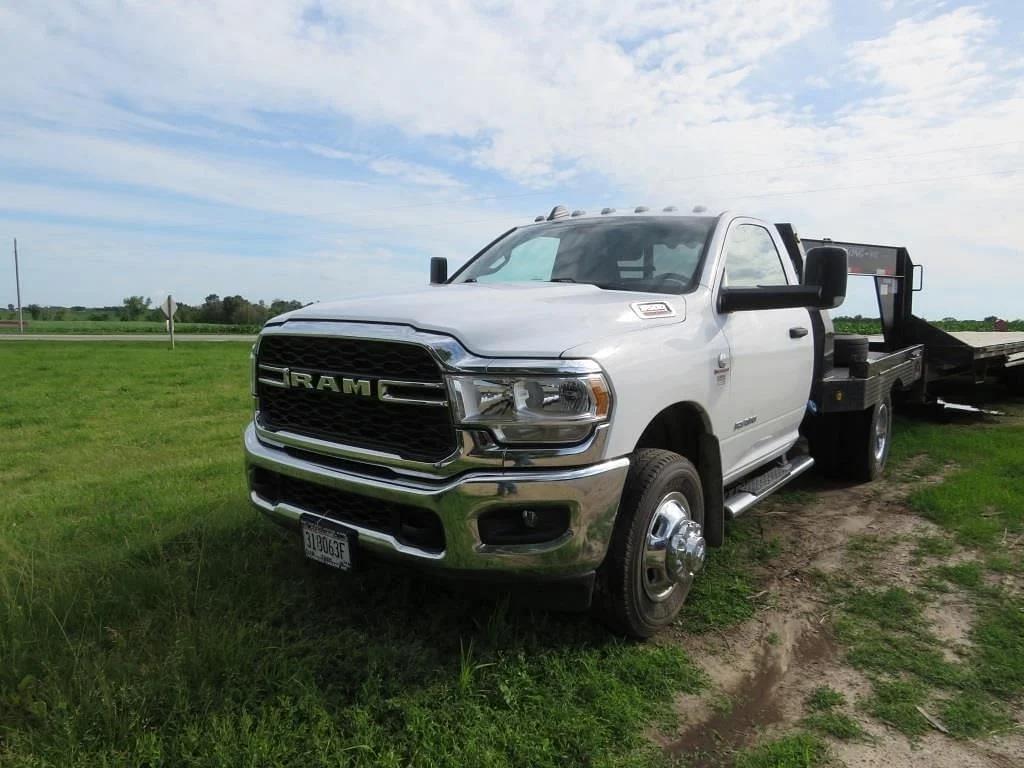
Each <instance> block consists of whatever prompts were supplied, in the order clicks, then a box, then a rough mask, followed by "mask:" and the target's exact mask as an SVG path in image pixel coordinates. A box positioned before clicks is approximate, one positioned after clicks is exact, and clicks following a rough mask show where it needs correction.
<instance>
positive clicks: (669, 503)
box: [599, 449, 706, 638]
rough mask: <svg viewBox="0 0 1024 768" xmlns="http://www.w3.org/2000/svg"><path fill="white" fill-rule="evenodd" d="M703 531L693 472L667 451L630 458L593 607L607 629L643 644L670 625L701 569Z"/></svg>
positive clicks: (697, 478) (698, 483)
mask: <svg viewBox="0 0 1024 768" xmlns="http://www.w3.org/2000/svg"><path fill="white" fill-rule="evenodd" d="M703 525H704V492H703V489H702V487H701V481H700V475H699V474H698V473H697V469H696V467H694V466H693V464H691V463H690V462H689V461H688V460H687V459H685V458H683V457H682V456H680V455H678V454H676V453H672V452H670V451H663V450H656V449H645V450H641V451H638V452H637V454H636V456H635V457H634V459H633V462H632V465H631V466H630V470H629V475H628V477H627V479H626V487H625V490H624V491H623V494H622V503H621V504H620V505H619V514H618V517H617V518H616V521H615V530H614V532H613V534H612V540H611V543H610V544H609V548H608V555H607V557H606V558H605V562H604V564H603V565H602V566H601V571H600V582H599V584H600V586H599V588H600V590H601V593H600V598H599V606H600V608H601V610H602V613H603V617H604V619H605V621H606V622H607V623H608V624H609V625H610V626H611V628H612V629H614V630H615V631H617V632H619V633H621V634H624V635H628V636H630V637H638V638H647V637H650V636H651V635H653V634H654V633H655V632H657V631H658V630H659V629H661V628H662V627H664V626H666V625H668V624H670V623H671V622H672V621H673V619H675V617H676V615H677V614H678V613H679V609H680V608H682V606H683V602H684V601H685V600H686V595H687V593H688V592H689V591H690V586H691V585H692V584H693V579H694V577H695V575H696V574H697V573H698V572H699V571H700V569H701V568H702V567H703V565H704V560H705V556H706V544H705V542H704V536H703Z"/></svg>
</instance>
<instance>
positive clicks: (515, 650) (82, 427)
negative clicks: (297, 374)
mask: <svg viewBox="0 0 1024 768" xmlns="http://www.w3.org/2000/svg"><path fill="white" fill-rule="evenodd" d="M248 351H249V350H248V346H247V345H244V344H237V345H236V344H223V345H221V344H218V345H213V346H207V345H191V346H188V345H185V346H182V347H180V348H179V349H178V350H176V351H175V352H171V351H170V350H167V349H164V348H162V347H161V348H155V347H150V346H149V345H127V344H110V345H106V344H104V345H93V344H66V345H65V344H59V343H38V344H31V343H26V344H24V345H21V344H19V345H17V346H5V347H0V487H2V488H3V491H4V492H3V494H2V496H0V530H2V532H3V534H2V536H0V764H3V765H4V766H12V768H13V767H14V766H40V765H54V766H90V767H91V766H99V765H106V766H116V765H123V766H177V765H182V764H186V763H187V764H190V765H199V766H207V765H209V766H215V765H216V766H230V765H237V766H286V765H287V766H294V765H303V766H318V765H366V766H371V765H374V766H376V765H385V766H388V765H393V766H399V765H410V764H412V765H425V766H431V765H438V766H441V765H450V766H470V765H472V766H488V765H522V766H543V765H567V764H578V765H595V766H598V765H609V766H610V765H649V764H656V763H659V762H660V761H661V760H662V757H661V755H660V753H658V752H657V751H656V750H655V749H654V748H653V747H652V746H651V743H650V741H649V740H648V739H647V738H646V737H645V735H644V734H645V729H646V728H648V727H649V725H650V724H651V723H660V722H665V717H666V715H665V713H666V712H671V703H670V702H671V700H672V697H673V696H674V695H675V694H676V693H677V692H679V691H684V690H696V689H697V688H698V687H699V686H700V685H701V683H702V677H701V675H700V674H699V672H698V671H697V668H696V667H695V666H694V665H693V664H692V663H691V662H690V661H689V660H688V659H687V658H686V657H685V656H684V655H683V653H682V652H681V651H679V650H678V649H676V648H675V647H673V646H669V645H658V644H647V645H637V644H629V643H624V642H621V641H618V640H615V639H613V638H612V637H610V636H609V635H608V634H607V633H606V632H605V631H604V630H603V629H602V628H600V627H599V626H597V625H595V624H594V623H593V622H591V621H590V620H589V619H587V618H586V617H580V616H571V615H570V616H559V615H553V614H545V613H538V614H536V615H531V614H530V613H527V612H524V611H523V610H521V609H516V608H514V607H510V606H509V605H508V604H507V602H506V601H503V600H501V599H492V600H485V599H465V598H464V597H462V596H460V595H457V594H453V593H451V592H450V591H449V590H448V589H447V588H442V587H440V586H438V585H435V584H432V583H429V582H425V581H424V580H422V579H417V578H411V577H410V576H409V575H408V574H406V573H402V572H398V571H394V570H392V569H387V568H381V567H378V568H372V569H369V570H367V571H365V572H363V573H361V574H359V575H356V576H354V577H343V576H339V575H337V574H334V573H332V572H327V571H324V570H323V569H322V568H321V567H319V566H316V565H315V564H311V563H307V562H306V561H305V560H304V559H303V557H302V555H301V552H300V550H299V543H298V540H297V539H293V538H287V537H283V536H282V535H281V533H280V532H279V531H278V530H277V529H276V528H274V527H273V526H271V525H270V524H269V523H267V522H265V521H263V520H262V519H259V518H258V517H257V515H256V513H254V512H252V511H251V510H250V509H249V507H248V504H247V501H246V493H245V488H244V484H243V471H242V453H241V442H240V439H241V431H242V428H243V425H244V423H245V421H246V419H247V417H248V415H249V398H248V395H247V392H248V381H247V356H248Z"/></svg>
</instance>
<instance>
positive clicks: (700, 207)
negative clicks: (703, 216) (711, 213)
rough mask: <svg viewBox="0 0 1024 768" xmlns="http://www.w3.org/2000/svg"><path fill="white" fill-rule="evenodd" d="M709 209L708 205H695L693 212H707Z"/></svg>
mask: <svg viewBox="0 0 1024 768" xmlns="http://www.w3.org/2000/svg"><path fill="white" fill-rule="evenodd" d="M707 210H708V207H707V206H706V205H695V206H693V212H694V213H706V212H707Z"/></svg>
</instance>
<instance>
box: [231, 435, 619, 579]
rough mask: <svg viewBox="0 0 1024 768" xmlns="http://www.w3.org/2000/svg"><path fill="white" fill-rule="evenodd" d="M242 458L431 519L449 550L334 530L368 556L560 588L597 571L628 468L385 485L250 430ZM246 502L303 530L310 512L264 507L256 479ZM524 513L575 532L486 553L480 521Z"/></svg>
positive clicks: (391, 480)
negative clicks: (563, 581) (537, 511)
mask: <svg viewBox="0 0 1024 768" xmlns="http://www.w3.org/2000/svg"><path fill="white" fill-rule="evenodd" d="M245 454H246V463H247V465H248V466H249V467H250V468H252V467H262V468H264V469H267V470H270V471H272V472H276V473H278V474H281V475H288V476H291V477H294V478H297V479H299V480H305V481H308V482H312V483H316V484H319V485H323V486H327V487H330V488H334V489H338V490H340V491H344V492H347V493H352V494H357V495H360V496H364V497H368V498H372V499H378V500H380V501H382V502H390V503H394V504H401V505H407V506H412V507H419V508H422V509H425V510H429V511H431V512H433V513H434V514H436V515H437V517H438V518H439V519H440V521H441V525H442V527H443V530H444V542H445V543H444V549H443V550H441V551H434V550H428V549H421V548H418V547H415V546H409V545H408V544H405V543H403V542H401V541H399V540H398V539H397V538H396V537H394V536H392V535H390V534H388V533H384V532H381V531H378V530H372V529H369V528H365V527H360V526H359V525H354V524H352V523H351V522H346V521H343V520H339V521H337V522H340V523H341V524H343V525H345V526H347V527H349V528H352V529H354V530H356V531H357V532H358V533H359V545H360V547H362V548H365V549H367V550H370V551H373V552H375V553H378V554H381V555H384V556H387V557H393V558H397V559H401V560H405V561H407V562H414V563H420V564H423V565H427V566H432V567H435V568H438V569H441V570H446V571H465V572H467V573H474V574H484V575H487V574H490V575H493V576H496V577H501V576H502V575H514V576H516V577H519V576H523V577H527V578H529V577H541V578H559V577H566V576H574V575H579V574H585V573H588V572H592V571H593V570H594V569H595V568H597V567H598V566H599V565H600V564H601V562H602V561H603V560H604V556H605V552H606V551H607V548H608V542H609V540H610V538H611V534H612V528H613V526H614V523H615V514H616V512H617V511H618V506H619V498H620V496H621V495H622V488H623V485H624V484H625V480H626V473H627V471H628V469H629V460H628V459H627V458H624V457H623V458H619V459H613V460H611V461H606V462H602V463H599V464H593V465H590V466H586V467H582V468H575V469H547V470H541V469H532V470H529V471H490V470H484V471H472V472H468V473H466V474H463V475H461V476H458V477H455V478H445V479H443V480H442V481H441V482H431V481H427V480H420V479H416V478H405V477H387V478H382V477H374V476H371V475H369V474H361V473H359V472H358V471H357V470H353V469H349V468H345V469H341V468H337V467H334V466H328V465H327V464H319V463H317V462H316V461H315V459H306V458H305V457H303V458H299V457H297V456H295V455H293V454H291V453H288V452H286V451H285V450H284V449H283V448H281V447H275V446H272V445H268V444H266V443H264V442H261V441H260V439H259V438H258V437H257V434H256V429H255V427H254V426H253V425H252V424H250V425H249V426H248V427H247V428H246V431H245ZM250 476H251V473H250ZM249 493H250V499H251V500H252V503H253V504H254V505H255V506H256V507H257V508H258V509H259V510H261V511H262V512H264V513H265V514H266V515H268V516H269V517H270V518H272V519H274V520H275V521H276V522H279V523H282V524H284V525H288V526H292V527H298V526H299V520H300V517H301V515H303V514H305V513H309V512H310V510H304V509H301V508H300V507H297V506H293V505H291V504H288V503H284V502H276V503H275V502H272V501H270V500H268V499H266V498H263V497H261V496H260V495H259V494H258V493H257V492H256V491H255V490H253V488H252V484H251V479H250V492H249ZM518 504H522V505H527V506H528V505H531V504H544V505H552V504H556V505H562V506H564V507H566V508H567V509H568V510H569V528H568V530H567V531H566V532H565V533H564V534H562V535H561V536H559V537H558V538H556V539H554V540H552V541H546V542H543V543H538V544H516V545H500V546H499V545H493V544H484V543H483V542H482V541H481V539H480V534H479V529H478V526H477V518H478V517H479V516H480V515H481V514H482V513H483V512H485V511H487V510H488V509H490V508H492V507H495V506H510V505H518Z"/></svg>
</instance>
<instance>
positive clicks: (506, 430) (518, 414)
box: [448, 373, 611, 443]
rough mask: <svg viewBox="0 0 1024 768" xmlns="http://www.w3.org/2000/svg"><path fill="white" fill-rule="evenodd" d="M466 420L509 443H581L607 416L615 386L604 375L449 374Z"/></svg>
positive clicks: (456, 409) (459, 417)
mask: <svg viewBox="0 0 1024 768" xmlns="http://www.w3.org/2000/svg"><path fill="white" fill-rule="evenodd" d="M448 386H449V388H450V390H451V400H452V405H453V413H454V415H455V419H456V421H457V422H458V423H459V424H460V425H465V426H476V427H486V428H488V429H490V430H491V431H492V432H494V435H495V437H497V438H498V440H500V441H502V442H506V443H575V442H579V441H580V440H583V439H584V438H585V437H586V436H587V435H589V434H590V432H591V430H592V429H593V427H594V425H595V424H597V423H599V422H602V421H605V420H606V419H607V418H608V414H609V412H610V411H611V391H610V389H609V387H608V383H607V382H606V381H605V378H604V376H602V375H601V374H598V373H591V374H586V375H582V376H543V375H535V374H530V375H523V376H514V375H510V376H505V375H501V376H489V375H486V374H480V375H457V376H450V377H449V378H448Z"/></svg>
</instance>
